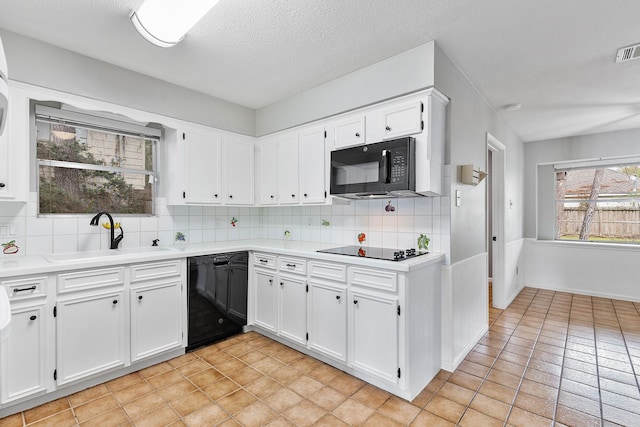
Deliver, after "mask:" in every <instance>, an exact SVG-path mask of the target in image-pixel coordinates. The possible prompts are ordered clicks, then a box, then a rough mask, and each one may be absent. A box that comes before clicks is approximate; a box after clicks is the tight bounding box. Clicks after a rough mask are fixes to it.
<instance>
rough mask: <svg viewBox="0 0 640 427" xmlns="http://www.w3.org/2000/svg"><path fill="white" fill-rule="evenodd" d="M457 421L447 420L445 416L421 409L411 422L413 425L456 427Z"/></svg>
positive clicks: (417, 426) (419, 426)
mask: <svg viewBox="0 0 640 427" xmlns="http://www.w3.org/2000/svg"><path fill="white" fill-rule="evenodd" d="M454 426H455V423H452V422H451V421H447V420H445V419H444V418H440V417H439V416H437V415H435V414H432V413H431V412H428V411H420V413H419V414H418V415H417V416H416V417H415V419H414V420H413V421H412V422H411V427H454Z"/></svg>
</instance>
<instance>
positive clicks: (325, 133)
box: [324, 130, 327, 138]
mask: <svg viewBox="0 0 640 427" xmlns="http://www.w3.org/2000/svg"><path fill="white" fill-rule="evenodd" d="M324 137H325V138H326V137H327V131H326V130H325V131H324Z"/></svg>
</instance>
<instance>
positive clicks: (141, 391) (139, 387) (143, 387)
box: [113, 381, 155, 405]
mask: <svg viewBox="0 0 640 427" xmlns="http://www.w3.org/2000/svg"><path fill="white" fill-rule="evenodd" d="M154 390H155V389H154V388H153V386H152V385H151V384H149V383H148V382H146V381H141V382H138V383H136V384H134V385H132V386H129V387H127V388H123V389H121V390H118V391H116V392H114V393H113V396H114V397H115V398H116V400H117V401H118V403H120V405H124V404H125V403H129V402H131V401H133V400H136V399H139V398H140V397H142V396H144V395H145V394H149V393H151V392H152V391H154Z"/></svg>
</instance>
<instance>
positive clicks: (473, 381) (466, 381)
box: [447, 370, 482, 391]
mask: <svg viewBox="0 0 640 427" xmlns="http://www.w3.org/2000/svg"><path fill="white" fill-rule="evenodd" d="M447 381H448V382H450V383H453V384H457V385H459V386H460V387H464V388H466V389H469V390H471V391H476V390H478V388H479V387H480V384H482V378H480V377H476V376H475V375H471V374H467V373H466V372H462V371H458V370H456V371H455V372H454V373H453V374H451V376H450V377H449V379H448V380H447Z"/></svg>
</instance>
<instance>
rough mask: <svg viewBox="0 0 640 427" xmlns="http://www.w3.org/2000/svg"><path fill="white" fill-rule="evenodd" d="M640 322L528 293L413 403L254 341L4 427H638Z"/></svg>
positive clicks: (637, 309)
mask: <svg viewBox="0 0 640 427" xmlns="http://www.w3.org/2000/svg"><path fill="white" fill-rule="evenodd" d="M639 313H640V303H632V302H626V301H618V300H610V299H603V298H592V297H587V296H581V295H572V294H566V293H557V292H551V291H543V290H537V289H531V288H525V289H524V290H523V291H522V292H521V293H520V295H519V296H518V297H517V298H516V300H515V301H514V302H513V303H512V304H511V305H510V306H509V307H508V308H507V309H506V310H504V311H503V312H501V311H499V310H497V311H492V313H491V315H492V317H495V318H496V320H495V321H494V322H493V323H492V325H491V327H490V330H489V332H488V333H487V334H486V335H485V336H484V337H483V338H482V339H481V340H480V342H479V343H478V344H477V345H476V346H475V348H474V349H473V351H471V352H470V353H469V355H468V356H467V358H466V359H465V360H464V361H463V362H462V364H461V365H460V367H459V368H458V369H457V370H456V371H455V372H453V373H448V372H445V371H441V372H440V373H439V374H438V375H437V376H436V378H435V379H434V380H433V381H432V382H431V383H430V384H429V385H428V386H427V387H426V388H425V389H424V391H423V392H422V393H421V394H420V395H419V396H418V397H417V398H416V399H415V400H414V401H413V402H406V401H404V400H401V399H399V398H397V397H394V396H392V395H390V394H388V393H386V392H384V391H382V390H380V389H378V388H376V387H373V386H371V385H368V384H366V383H364V382H362V381H360V380H358V379H356V378H354V377H351V376H350V375H347V374H345V373H343V372H341V371H339V370H337V369H334V368H332V367H330V366H328V365H325V364H323V363H321V362H318V361H316V360H314V359H312V358H309V357H307V356H304V355H302V354H300V353H299V352H297V351H294V350H292V349H290V348H288V347H286V346H283V345H281V344H279V343H276V342H274V341H271V340H269V339H267V338H264V337H261V336H260V335H258V334H256V333H248V334H243V335H240V336H237V337H234V338H231V339H228V340H226V341H223V342H220V343H218V344H215V345H212V346H209V347H206V348H203V349H200V350H197V351H196V352H194V353H189V354H186V355H184V356H181V357H178V358H176V359H173V360H170V361H168V362H165V363H161V364H159V365H155V366H152V367H150V368H147V369H144V370H142V371H139V372H136V373H133V374H130V375H127V376H125V377H122V378H119V379H116V380H114V381H110V382H108V383H106V384H101V385H99V386H96V387H93V388H90V389H87V390H84V391H82V392H80V393H77V394H74V395H72V396H69V397H66V398H62V399H58V400H56V401H54V402H51V403H48V404H45V405H42V406H40V407H37V408H34V409H31V410H28V411H25V412H22V413H19V414H16V415H13V416H10V417H7V418H4V419H0V426H3V427H4V426H23V425H29V426H67V425H68V426H74V425H78V424H79V425H81V426H117V425H135V426H164V425H171V426H184V425H188V426H205V425H206V426H217V425H222V426H238V425H244V426H258V425H270V426H288V425H301V426H308V425H315V426H341V425H370V426H402V425H411V426H448V425H455V424H459V425H461V426H494V425H495V426H503V425H509V426H551V425H554V424H555V425H556V426H563V425H567V426H591V425H593V426H610V425H625V426H638V425H640V391H639V387H638V381H639V380H640V314H639Z"/></svg>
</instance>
